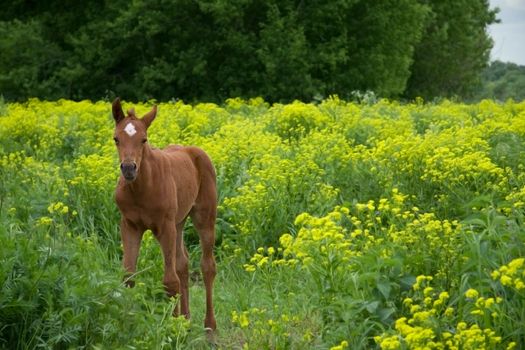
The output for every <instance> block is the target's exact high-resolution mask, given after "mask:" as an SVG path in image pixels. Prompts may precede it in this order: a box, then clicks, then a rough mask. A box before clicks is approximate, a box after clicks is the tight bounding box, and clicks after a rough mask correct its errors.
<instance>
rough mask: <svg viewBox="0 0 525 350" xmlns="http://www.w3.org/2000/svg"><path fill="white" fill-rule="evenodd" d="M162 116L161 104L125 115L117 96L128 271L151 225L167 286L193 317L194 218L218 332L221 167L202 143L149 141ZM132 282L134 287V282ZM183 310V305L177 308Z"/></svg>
mask: <svg viewBox="0 0 525 350" xmlns="http://www.w3.org/2000/svg"><path fill="white" fill-rule="evenodd" d="M156 115H157V106H154V107H153V109H152V110H151V111H150V112H148V113H147V114H146V115H144V117H143V118H137V117H136V115H135V112H134V110H133V109H131V110H129V111H128V115H127V116H125V115H124V112H123V110H122V106H121V104H120V99H119V98H117V99H115V101H114V102H113V118H115V124H116V126H115V135H114V139H115V144H116V146H117V150H118V154H119V158H120V169H121V175H120V178H119V181H118V185H117V188H116V191H115V200H116V202H117V205H118V207H119V210H120V213H121V214H122V218H121V221H120V230H121V235H122V243H123V245H124V261H123V263H124V269H125V270H126V273H127V274H128V275H129V276H130V277H131V276H132V275H133V274H134V273H135V272H136V266H137V257H138V254H139V248H140V242H141V240H142V235H143V234H144V231H145V230H147V229H150V230H151V231H152V232H153V234H154V236H155V238H156V239H157V240H158V241H159V243H160V246H161V249H162V254H163V256H164V279H163V282H164V286H165V288H166V292H167V294H168V296H174V295H180V308H181V310H180V311H181V313H182V314H183V315H185V316H186V317H188V318H189V316H190V309H189V293H188V277H189V274H188V251H187V249H186V247H185V245H184V241H183V233H182V230H183V228H184V222H185V221H186V218H187V217H188V216H190V217H191V220H192V222H193V225H194V226H195V228H196V230H197V231H198V233H199V238H200V243H201V248H202V259H201V269H202V275H203V279H204V284H205V287H206V318H205V320H204V326H205V327H206V328H207V329H210V330H215V329H216V322H215V316H214V312H213V301H212V293H213V280H214V278H215V274H216V267H215V259H214V257H213V246H214V243H215V218H216V212H217V189H216V178H215V170H214V168H213V165H212V163H211V161H210V158H209V157H208V156H207V155H206V153H205V152H204V151H203V150H201V149H199V148H197V147H183V146H176V145H171V146H168V147H166V148H165V149H164V150H159V149H155V148H152V147H151V146H150V145H149V143H148V142H147V129H148V127H149V126H150V125H151V122H152V121H153V120H154V119H155V116H156ZM127 284H128V285H129V286H132V285H133V282H132V281H128V282H127ZM174 313H175V314H178V306H177V308H176V309H175V311H174Z"/></svg>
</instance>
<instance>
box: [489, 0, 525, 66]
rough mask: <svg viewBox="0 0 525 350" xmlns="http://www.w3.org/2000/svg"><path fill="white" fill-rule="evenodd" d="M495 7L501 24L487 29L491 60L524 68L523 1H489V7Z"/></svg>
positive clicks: (524, 32) (524, 29) (524, 13)
mask: <svg viewBox="0 0 525 350" xmlns="http://www.w3.org/2000/svg"><path fill="white" fill-rule="evenodd" d="M496 6H497V7H499V8H500V12H499V13H498V14H497V17H498V18H499V19H500V20H501V23H497V24H493V25H491V26H490V27H489V33H490V35H491V36H492V39H493V40H494V47H493V48H492V52H491V59H492V60H500V61H503V62H513V63H517V64H520V65H524V66H525V0H490V7H491V8H494V7H496Z"/></svg>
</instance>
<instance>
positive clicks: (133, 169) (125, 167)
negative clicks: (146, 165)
mask: <svg viewBox="0 0 525 350" xmlns="http://www.w3.org/2000/svg"><path fill="white" fill-rule="evenodd" d="M120 171H121V172H122V176H124V178H125V179H126V180H127V181H133V180H135V179H136V178H137V163H135V162H122V163H120Z"/></svg>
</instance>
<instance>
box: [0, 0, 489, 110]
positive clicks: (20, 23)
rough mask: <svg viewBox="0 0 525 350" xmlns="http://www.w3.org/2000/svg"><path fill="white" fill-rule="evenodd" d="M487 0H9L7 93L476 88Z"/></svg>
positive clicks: (137, 95) (178, 94)
mask: <svg viewBox="0 0 525 350" xmlns="http://www.w3.org/2000/svg"><path fill="white" fill-rule="evenodd" d="M495 21H496V11H495V10H493V9H491V8H490V6H489V2H488V0H376V1H368V0H332V1H322V0H152V1H146V0H135V1H124V0H114V1H103V0H92V1H85V2H84V1H82V2H79V1H75V0H61V1H58V0H49V1H45V2H44V1H30V0H14V1H11V2H8V3H6V4H4V5H3V8H2V11H1V12H0V52H2V54H1V55H0V94H1V95H2V96H3V97H4V98H5V99H7V100H24V99H26V98H28V97H39V98H43V99H58V98H69V99H74V100H78V99H94V100H96V99H100V98H105V97H109V98H111V97H112V96H114V95H119V96H121V97H123V98H125V99H128V100H135V101H137V100H146V99H151V98H155V99H157V100H169V99H173V98H175V99H179V98H180V99H184V100H186V101H190V102H191V101H221V100H224V99H225V98H228V97H234V96H239V97H253V96H262V97H264V98H265V99H267V100H268V101H289V100H292V99H302V100H312V99H313V98H316V97H326V96H328V95H330V94H338V95H340V96H342V97H346V96H349V95H350V94H351V92H352V91H356V90H357V91H367V90H371V91H374V92H375V93H376V94H378V95H379V96H383V97H393V98H397V97H403V98H413V97H415V96H421V97H423V98H425V99H432V98H434V97H437V96H440V97H449V96H460V97H468V96H470V95H472V94H473V92H474V91H475V87H476V86H477V85H478V84H479V81H480V76H481V72H482V71H483V69H484V68H485V67H486V66H487V64H488V60H489V52H490V49H491V47H492V41H491V39H490V37H489V35H488V34H487V31H486V29H487V26H488V25H489V24H491V23H494V22H495Z"/></svg>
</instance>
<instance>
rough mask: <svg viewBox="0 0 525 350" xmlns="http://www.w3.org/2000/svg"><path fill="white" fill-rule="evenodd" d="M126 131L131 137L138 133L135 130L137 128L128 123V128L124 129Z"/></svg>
mask: <svg viewBox="0 0 525 350" xmlns="http://www.w3.org/2000/svg"><path fill="white" fill-rule="evenodd" d="M124 131H125V132H126V133H127V134H128V135H129V136H130V137H131V136H133V135H135V134H136V133H137V130H135V126H134V125H133V124H131V123H128V125H126V127H125V128H124Z"/></svg>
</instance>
